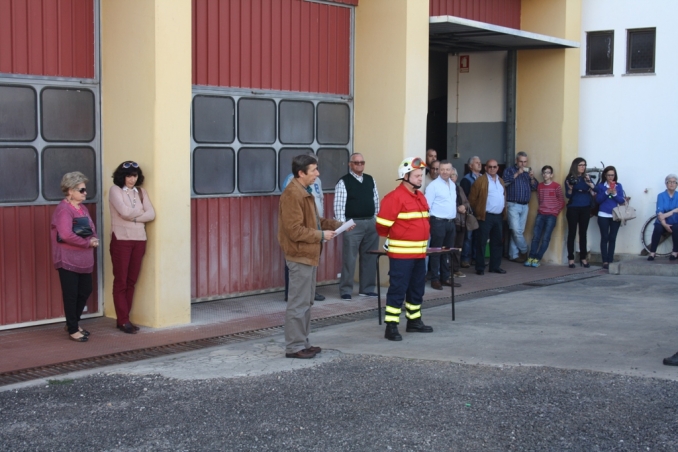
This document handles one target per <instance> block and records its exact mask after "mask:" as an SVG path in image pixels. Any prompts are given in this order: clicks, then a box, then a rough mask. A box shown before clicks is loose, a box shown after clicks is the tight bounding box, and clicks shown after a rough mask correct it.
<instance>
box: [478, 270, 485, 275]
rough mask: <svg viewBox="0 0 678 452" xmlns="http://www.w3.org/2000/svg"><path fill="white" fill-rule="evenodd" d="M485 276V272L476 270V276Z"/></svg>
mask: <svg viewBox="0 0 678 452" xmlns="http://www.w3.org/2000/svg"><path fill="white" fill-rule="evenodd" d="M484 274H485V270H476V275H480V276H483V275H484Z"/></svg>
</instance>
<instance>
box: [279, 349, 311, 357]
mask: <svg viewBox="0 0 678 452" xmlns="http://www.w3.org/2000/svg"><path fill="white" fill-rule="evenodd" d="M314 356H315V353H313V352H311V351H309V350H299V351H298V352H296V353H285V358H298V359H311V358H313V357H314Z"/></svg>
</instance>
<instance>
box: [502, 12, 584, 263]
mask: <svg viewBox="0 0 678 452" xmlns="http://www.w3.org/2000/svg"><path fill="white" fill-rule="evenodd" d="M521 29H522V30H524V31H531V32H535V33H541V34H545V35H549V36H555V37H558V38H563V39H569V40H572V41H577V42H578V41H579V40H580V39H581V37H580V29H581V0H552V1H548V2H544V1H541V0H523V1H522V10H521ZM579 52H580V49H567V50H522V51H519V52H518V77H517V106H516V112H517V116H516V151H525V152H527V153H528V154H529V159H530V160H529V162H530V163H529V164H530V166H531V167H532V168H534V171H535V173H536V174H539V171H540V170H541V167H542V166H544V165H551V166H552V167H553V169H554V180H555V181H556V182H558V183H559V184H561V185H563V181H564V180H565V176H566V174H567V172H568V171H569V168H570V163H571V162H572V160H573V159H574V158H575V157H577V154H578V139H579V138H578V137H579V79H580V68H579V64H580V62H579V61H580V60H579ZM511 161H513V158H512V157H511V156H509V162H511ZM509 162H507V163H509ZM536 212H537V202H536V198H534V197H533V200H532V203H531V205H530V218H529V220H528V223H527V227H526V231H527V232H528V233H527V234H526V236H529V237H530V238H531V237H532V233H531V232H532V227H533V224H534V217H535V216H536ZM591 226H594V225H593V223H592V225H591ZM566 234H567V223H566V220H565V213H564V211H563V213H562V214H561V215H560V217H559V219H558V223H557V225H556V228H555V229H554V231H553V235H552V236H551V244H550V245H549V249H548V251H547V253H546V255H545V256H544V261H546V262H555V263H562V262H563V259H564V257H563V256H564V255H565V254H564V240H565V238H566Z"/></svg>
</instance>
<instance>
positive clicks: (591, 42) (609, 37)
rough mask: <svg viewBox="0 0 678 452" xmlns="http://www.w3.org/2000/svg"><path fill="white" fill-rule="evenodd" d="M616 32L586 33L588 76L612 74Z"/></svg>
mask: <svg viewBox="0 0 678 452" xmlns="http://www.w3.org/2000/svg"><path fill="white" fill-rule="evenodd" d="M613 63H614V31H591V32H588V33H586V75H604V74H612V70H613Z"/></svg>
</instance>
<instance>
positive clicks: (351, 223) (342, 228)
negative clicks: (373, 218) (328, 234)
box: [334, 218, 355, 235]
mask: <svg viewBox="0 0 678 452" xmlns="http://www.w3.org/2000/svg"><path fill="white" fill-rule="evenodd" d="M353 226H355V221H353V218H351V219H350V220H348V221H347V222H346V223H344V224H342V225H341V226H339V229H337V230H336V231H334V232H336V233H337V235H339V234H341V233H342V232H344V231H345V230H347V229H349V228H351V227H353Z"/></svg>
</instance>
